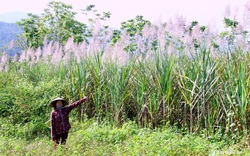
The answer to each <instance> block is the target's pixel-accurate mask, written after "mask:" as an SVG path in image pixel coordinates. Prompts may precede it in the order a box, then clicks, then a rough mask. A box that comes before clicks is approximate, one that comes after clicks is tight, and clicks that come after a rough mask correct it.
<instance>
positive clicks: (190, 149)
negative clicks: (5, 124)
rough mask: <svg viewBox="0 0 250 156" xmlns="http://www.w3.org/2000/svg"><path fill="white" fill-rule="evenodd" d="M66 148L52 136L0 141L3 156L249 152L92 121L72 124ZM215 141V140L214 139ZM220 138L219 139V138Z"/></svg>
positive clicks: (166, 131) (170, 131)
mask: <svg viewBox="0 0 250 156" xmlns="http://www.w3.org/2000/svg"><path fill="white" fill-rule="evenodd" d="M72 127H73V128H72V129H71V131H70V133H69V138H68V141H67V145H66V146H64V147H63V146H58V148H57V150H56V151H53V149H52V146H53V142H52V141H51V140H50V138H49V136H45V137H38V138H36V139H34V140H29V141H27V140H24V139H18V138H10V137H9V138H6V137H1V138H0V140H1V141H0V153H1V154H0V155H3V156H9V155H15V156H19V155H20V156H24V155H26V156H32V155H43V156H44V155H45V156H46V155H69V156H72V155H76V156H78V155H88V156H89V155H119V156H120V155H171V156H172V155H248V154H250V150H249V149H246V148H244V147H242V146H241V144H240V143H239V144H234V145H232V146H230V144H228V143H227V141H226V140H223V139H222V140H218V139H217V140H213V139H212V138H210V139H208V138H206V137H204V136H205V135H189V134H185V135H184V134H181V133H180V132H179V131H178V130H177V129H175V128H174V127H169V126H163V127H161V128H157V129H154V130H152V129H146V128H139V127H138V126H137V125H136V124H135V123H133V122H127V123H125V124H124V125H123V126H122V127H120V128H117V127H114V126H111V125H110V124H107V123H103V124H97V123H96V122H94V121H93V120H88V121H85V122H83V123H78V122H73V123H72ZM215 137H216V136H215ZM216 138H218V137H216Z"/></svg>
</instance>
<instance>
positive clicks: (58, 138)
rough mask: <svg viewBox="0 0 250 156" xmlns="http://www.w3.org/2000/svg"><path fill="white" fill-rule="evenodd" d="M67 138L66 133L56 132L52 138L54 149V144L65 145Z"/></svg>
mask: <svg viewBox="0 0 250 156" xmlns="http://www.w3.org/2000/svg"><path fill="white" fill-rule="evenodd" d="M67 138H68V133H63V134H56V138H55V140H54V149H56V146H57V145H58V144H61V145H65V144H66V140H67Z"/></svg>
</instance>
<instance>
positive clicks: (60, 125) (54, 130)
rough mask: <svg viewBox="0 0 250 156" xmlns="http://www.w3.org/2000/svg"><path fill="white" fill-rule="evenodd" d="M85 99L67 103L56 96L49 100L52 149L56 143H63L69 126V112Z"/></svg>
mask: <svg viewBox="0 0 250 156" xmlns="http://www.w3.org/2000/svg"><path fill="white" fill-rule="evenodd" d="M86 100H87V97H84V98H82V99H80V100H79V101H76V102H74V103H72V104H70V105H69V106H67V105H68V102H67V101H66V100H65V99H63V98H56V99H54V100H52V101H51V102H50V106H51V107H53V108H54V110H52V112H51V115H50V122H51V139H52V140H53V141H54V149H56V146H57V145H58V144H62V145H65V144H66V140H67V137H68V133H69V130H70V128H71V126H70V123H69V113H70V112H71V110H72V109H73V108H75V107H76V106H78V105H80V104H82V103H83V102H84V101H86Z"/></svg>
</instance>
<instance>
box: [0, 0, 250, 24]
mask: <svg viewBox="0 0 250 156" xmlns="http://www.w3.org/2000/svg"><path fill="white" fill-rule="evenodd" d="M1 1H2V2H1V5H0V14H3V13H8V12H13V11H21V12H27V13H29V12H30V13H34V14H40V13H42V12H43V10H44V8H46V6H47V4H48V3H49V1H51V0H7V1H6V0H1ZM60 1H62V2H64V3H66V4H71V5H72V7H73V9H74V11H76V12H79V13H80V12H81V11H80V10H81V9H84V8H85V7H86V6H87V5H90V4H94V5H96V9H97V10H98V11H99V12H103V11H110V12H111V14H112V15H111V19H110V21H109V25H112V26H119V25H120V23H121V22H122V21H126V20H128V19H132V18H135V17H136V15H143V16H144V18H145V19H147V20H150V21H151V22H153V23H156V22H158V21H159V20H161V21H163V22H166V21H168V20H169V19H170V18H174V17H175V16H176V15H181V16H183V17H186V18H187V20H188V21H193V20H197V21H198V22H199V23H200V24H201V25H206V26H207V25H209V24H211V23H212V24H214V25H215V26H216V27H222V20H223V16H224V14H225V8H226V7H227V6H229V7H230V9H231V14H235V12H237V19H238V20H239V21H242V15H243V10H244V6H245V4H246V3H247V2H248V1H249V0H60ZM236 10H237V11H236ZM81 18H84V17H83V15H82V14H79V15H78V16H77V19H78V20H81Z"/></svg>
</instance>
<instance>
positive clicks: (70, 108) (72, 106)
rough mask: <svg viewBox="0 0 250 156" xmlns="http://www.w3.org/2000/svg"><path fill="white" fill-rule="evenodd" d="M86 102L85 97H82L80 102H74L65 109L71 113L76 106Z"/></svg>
mask: <svg viewBox="0 0 250 156" xmlns="http://www.w3.org/2000/svg"><path fill="white" fill-rule="evenodd" d="M86 100H87V97H84V98H82V99H80V100H78V101H76V102H74V103H72V104H70V105H69V106H68V107H67V109H68V110H69V111H71V110H72V109H73V108H75V107H77V106H78V105H80V104H82V103H83V102H85V101H86Z"/></svg>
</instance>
